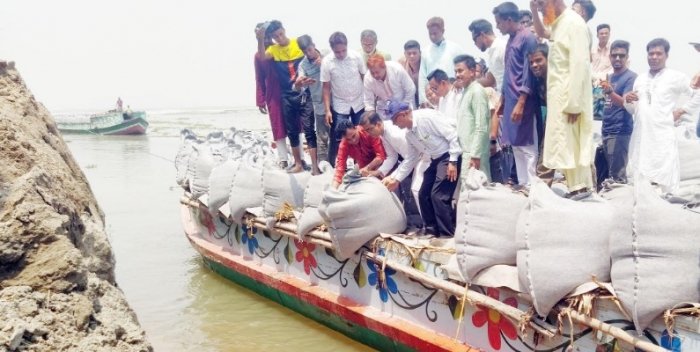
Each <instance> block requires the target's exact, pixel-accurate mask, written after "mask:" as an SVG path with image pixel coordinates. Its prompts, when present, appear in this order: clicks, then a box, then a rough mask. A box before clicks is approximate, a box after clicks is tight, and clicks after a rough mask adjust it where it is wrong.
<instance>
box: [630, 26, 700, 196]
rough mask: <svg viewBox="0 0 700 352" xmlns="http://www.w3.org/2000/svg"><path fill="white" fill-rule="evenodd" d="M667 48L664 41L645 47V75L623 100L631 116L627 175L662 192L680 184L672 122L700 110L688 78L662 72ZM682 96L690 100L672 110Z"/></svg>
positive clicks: (698, 93)
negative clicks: (631, 129)
mask: <svg viewBox="0 0 700 352" xmlns="http://www.w3.org/2000/svg"><path fill="white" fill-rule="evenodd" d="M669 48H670V45H669V44H668V41H666V40H665V39H654V40H652V41H651V42H650V43H649V45H648V46H647V60H648V61H649V72H647V73H646V74H642V75H639V77H637V80H636V81H635V83H634V88H633V89H632V92H630V93H628V94H626V95H625V97H624V99H625V102H626V103H627V108H628V110H630V113H632V114H633V115H634V130H633V132H632V137H631V140H630V161H629V164H628V167H627V170H628V171H627V173H628V175H631V176H634V177H636V176H643V177H644V178H645V179H648V180H649V181H651V182H653V183H656V184H658V185H659V186H661V188H662V190H663V191H664V192H673V191H675V190H676V189H677V188H678V185H679V183H680V164H679V159H678V144H677V140H676V133H675V131H674V127H675V122H676V121H677V120H678V119H679V118H680V117H681V116H682V115H684V114H695V113H697V111H698V110H699V109H700V90H698V89H692V88H691V84H690V77H688V76H686V75H685V74H683V73H680V72H678V71H674V70H672V69H669V68H666V59H667V58H668V49H669ZM683 95H687V96H690V97H691V98H690V100H688V102H687V103H686V104H685V105H684V106H683V107H682V108H680V109H675V107H676V104H677V103H678V99H679V98H680V97H681V96H683ZM674 109H675V110H674Z"/></svg>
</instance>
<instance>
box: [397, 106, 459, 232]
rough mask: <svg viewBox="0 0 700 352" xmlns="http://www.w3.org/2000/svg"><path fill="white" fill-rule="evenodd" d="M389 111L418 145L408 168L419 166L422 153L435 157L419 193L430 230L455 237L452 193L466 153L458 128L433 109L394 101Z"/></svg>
mask: <svg viewBox="0 0 700 352" xmlns="http://www.w3.org/2000/svg"><path fill="white" fill-rule="evenodd" d="M387 113H388V114H389V115H390V116H391V119H392V121H393V122H394V124H395V125H396V126H398V127H399V128H401V129H405V130H406V141H407V142H408V144H410V145H411V146H413V148H414V151H413V152H412V153H411V152H409V157H408V160H407V161H406V168H407V169H413V168H415V166H416V164H417V163H418V161H419V158H418V157H417V153H419V152H420V153H424V154H426V155H429V156H430V158H431V162H430V166H428V168H427V169H426V170H425V173H424V174H423V183H422V185H421V188H420V192H419V193H418V204H419V205H420V210H421V215H422V217H423V223H424V224H425V229H426V232H428V233H433V234H435V235H436V236H438V237H439V236H445V237H451V236H454V232H455V225H456V216H455V210H454V209H453V208H452V196H453V194H454V192H455V189H456V188H457V180H459V168H460V164H461V155H462V149H461V148H460V147H459V142H458V140H457V131H456V130H455V129H454V128H452V127H451V126H450V125H448V124H447V123H445V122H443V120H442V118H441V117H440V116H439V115H440V112H439V111H436V110H433V109H420V110H415V111H411V108H410V107H409V106H408V104H406V103H403V102H390V103H389V106H388V108H387Z"/></svg>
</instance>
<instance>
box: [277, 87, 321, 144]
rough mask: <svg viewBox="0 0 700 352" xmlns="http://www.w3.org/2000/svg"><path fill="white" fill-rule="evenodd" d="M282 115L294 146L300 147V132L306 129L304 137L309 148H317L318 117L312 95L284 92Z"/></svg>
mask: <svg viewBox="0 0 700 352" xmlns="http://www.w3.org/2000/svg"><path fill="white" fill-rule="evenodd" d="M282 117H284V124H285V127H287V136H288V137H289V144H290V145H291V147H292V148H295V147H298V146H299V144H300V143H301V141H300V140H299V133H301V130H302V128H303V129H304V138H305V139H306V145H307V146H308V147H309V148H316V127H315V126H316V118H315V116H314V106H313V103H312V101H311V95H310V94H309V93H308V92H307V91H304V92H302V93H297V92H291V93H284V94H282Z"/></svg>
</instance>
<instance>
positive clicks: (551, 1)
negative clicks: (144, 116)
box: [255, 0, 700, 237]
mask: <svg viewBox="0 0 700 352" xmlns="http://www.w3.org/2000/svg"><path fill="white" fill-rule="evenodd" d="M530 10H531V11H528V10H520V9H519V8H518V7H517V6H516V5H515V4H514V3H512V2H504V3H502V4H500V5H498V6H496V7H495V8H494V9H493V13H492V17H491V19H492V20H493V22H490V21H489V20H487V19H476V20H474V21H472V22H471V24H470V25H469V26H468V30H469V32H470V34H471V36H472V40H473V42H474V45H475V46H476V47H477V48H478V49H479V50H480V51H481V52H482V53H484V55H485V56H484V59H485V60H480V59H477V58H476V56H473V55H469V54H467V52H466V51H465V50H464V49H463V48H461V47H460V46H459V45H458V44H456V43H455V42H452V41H450V40H448V39H446V38H445V23H444V20H443V19H442V18H440V17H433V18H430V19H428V21H427V23H426V29H427V31H428V37H429V39H430V44H429V45H428V47H427V48H425V47H423V48H421V46H420V44H418V42H417V41H416V40H414V39H411V40H408V41H407V42H406V45H405V46H404V49H405V51H404V56H405V57H403V58H401V59H400V60H399V62H398V63H397V62H393V61H390V56H389V55H387V54H385V53H382V51H380V50H379V49H377V44H378V35H377V33H376V32H375V31H373V30H369V29H368V30H365V31H363V32H362V35H361V38H360V43H357V44H358V45H359V46H360V47H361V52H359V53H358V52H356V51H354V50H352V49H348V39H347V37H346V36H345V34H343V33H342V32H335V33H333V34H331V35H330V38H329V40H328V44H329V46H330V51H325V50H324V51H320V50H318V49H317V47H316V44H315V43H314V41H313V39H312V38H311V37H309V36H308V35H304V36H301V37H299V39H296V38H290V37H289V36H288V35H287V33H286V29H285V28H284V26H283V25H282V23H281V22H280V21H277V20H273V21H269V22H265V23H261V24H258V26H257V27H256V30H255V34H256V36H257V40H258V51H257V53H256V77H258V80H257V83H258V91H257V92H258V106H259V107H260V111H261V112H262V113H267V114H269V117H270V124H271V127H272V129H273V132H274V135H275V136H274V138H275V140H276V143H277V147H278V148H280V149H281V150H282V152H281V153H280V165H281V166H282V167H285V168H286V167H287V149H286V142H285V140H284V138H285V136H286V137H287V138H288V139H289V145H290V146H291V150H292V156H293V160H294V162H293V164H292V165H291V166H289V167H288V170H289V172H299V171H301V170H303V168H304V167H308V166H306V165H305V163H304V162H303V154H302V148H301V143H300V133H301V132H302V131H303V132H304V135H305V138H306V143H307V144H306V145H307V152H308V153H309V155H310V160H311V166H310V167H311V171H312V173H314V174H316V173H318V172H319V169H318V160H319V158H318V157H317V156H321V159H324V160H327V161H328V162H330V163H331V164H332V165H334V166H335V167H336V175H335V178H334V183H333V185H334V186H335V187H338V186H339V185H340V184H341V180H342V176H343V174H344V173H345V171H346V163H347V160H348V158H352V159H353V160H354V163H355V164H356V165H357V166H358V167H359V170H360V172H361V174H362V175H363V176H366V177H377V178H379V179H381V180H382V182H383V184H384V185H386V187H387V188H388V189H389V190H391V191H396V192H397V193H398V195H399V197H400V199H401V200H402V201H403V203H404V208H405V210H406V213H407V218H408V219H409V225H410V226H411V227H412V230H413V231H414V232H424V233H429V234H433V235H435V236H441V237H451V236H453V235H454V231H455V209H454V205H453V204H454V199H453V198H454V195H455V194H456V193H458V191H456V190H458V187H457V186H458V183H457V182H458V181H459V180H460V178H463V177H466V173H467V171H468V170H469V169H477V170H481V171H483V172H484V173H485V174H486V175H487V177H489V179H490V181H492V182H498V183H503V184H507V185H510V186H511V187H513V188H514V189H517V190H522V191H524V192H527V191H528V189H529V186H530V184H531V182H532V181H533V180H534V179H536V178H541V179H543V180H545V181H546V182H547V183H549V184H550V185H551V183H552V181H553V179H556V180H558V181H559V182H565V183H566V186H567V187H568V191H569V194H567V197H574V198H575V199H576V198H580V197H581V196H580V195H579V194H587V193H589V192H592V191H596V190H597V189H599V188H600V186H601V184H602V183H603V182H604V181H606V180H611V181H612V182H618V183H625V182H627V181H628V179H627V175H633V174H634V175H636V174H639V175H642V176H644V177H645V178H646V179H648V180H649V181H651V182H652V183H654V184H656V185H657V186H658V187H659V188H661V190H662V191H664V192H673V191H674V190H675V189H676V188H677V187H678V184H679V163H678V147H677V144H676V140H675V138H676V137H675V133H674V130H675V128H676V126H678V125H679V123H680V122H681V121H682V120H683V119H682V117H683V116H692V117H693V118H694V117H695V116H697V114H698V112H699V111H700V92H699V91H698V90H699V89H700V74H698V75H696V76H695V77H694V78H693V79H692V80H691V79H690V77H688V76H686V75H685V74H683V73H680V72H678V71H675V70H673V69H670V68H667V67H666V60H667V59H668V57H669V51H670V44H669V42H668V41H667V40H666V39H663V38H657V39H653V40H651V41H650V42H649V43H647V45H646V51H647V61H648V65H649V69H648V71H647V72H642V73H640V74H639V76H638V75H637V73H634V72H632V71H631V70H630V69H629V68H628V59H629V53H630V43H629V42H628V41H625V40H615V41H610V37H611V30H612V29H614V27H612V26H610V25H608V24H600V25H598V26H597V28H596V36H597V39H598V43H597V45H593V43H592V31H591V30H589V27H588V26H587V24H586V23H587V22H588V21H590V20H591V19H592V18H593V17H594V15H595V12H596V8H595V6H594V5H593V3H592V2H591V1H589V0H577V1H575V3H574V5H573V6H572V7H571V8H569V7H567V5H566V4H565V2H564V0H532V1H531V2H530ZM492 23H495V26H496V29H498V31H499V32H500V33H501V34H502V35H504V36H507V38H499V37H497V36H496V35H495V32H494V28H493V24H492ZM465 30H466V29H465ZM691 44H692V45H693V46H694V47H695V49H697V50H698V51H700V44H695V43H691ZM261 77H262V78H263V79H261ZM275 85H276V86H275ZM266 90H267V92H266ZM596 91H598V92H602V96H601V97H598V98H597V99H596V98H595V97H594V92H596ZM269 92H272V93H275V94H269ZM682 95H686V96H689V97H690V99H688V100H687V103H685V104H684V105H682V106H681V107H679V108H677V102H678V100H679V98H680V97H681V96H682ZM594 115H595V116H597V117H599V119H601V120H602V144H601V145H600V146H599V147H598V148H599V152H598V153H596V152H595V146H594V145H593V129H594V127H593V126H594ZM693 127H694V128H693V130H697V133H698V135H699V136H700V123H698V126H697V128H695V126H693ZM317 132H318V133H317ZM317 145H318V146H319V148H317ZM321 148H322V149H321ZM594 165H597V168H598V170H597V171H596V167H595V166H594ZM555 171H556V172H557V174H558V177H556V178H555V177H554V174H555ZM596 179H597V180H596Z"/></svg>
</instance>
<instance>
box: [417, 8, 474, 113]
mask: <svg viewBox="0 0 700 352" xmlns="http://www.w3.org/2000/svg"><path fill="white" fill-rule="evenodd" d="M426 27H428V36H429V37H430V41H431V42H432V44H431V45H430V46H429V47H428V48H427V50H426V51H425V53H423V54H422V56H421V61H420V72H418V77H419V79H418V94H419V99H418V100H419V102H420V104H424V103H427V97H426V92H425V89H426V87H427V86H428V74H430V73H431V72H433V71H434V70H436V69H438V68H439V69H441V70H443V71H445V72H446V73H447V74H448V75H449V77H450V78H454V77H455V75H454V70H453V68H454V66H453V65H454V63H453V62H452V60H453V59H454V58H455V57H456V56H457V55H461V54H464V53H466V52H465V51H464V49H463V48H462V47H460V46H459V45H458V44H456V43H454V42H452V41H449V40H447V39H445V21H444V20H443V19H442V18H441V17H432V18H431V19H429V20H428V23H427V24H426Z"/></svg>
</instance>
